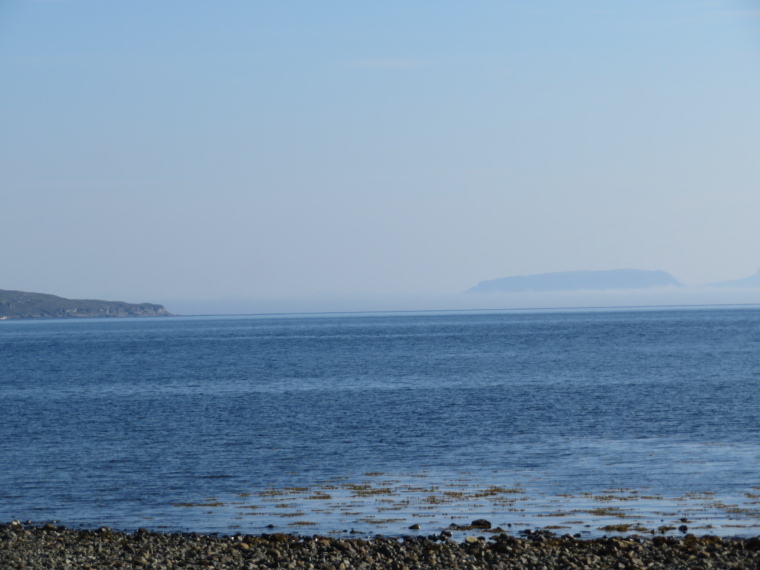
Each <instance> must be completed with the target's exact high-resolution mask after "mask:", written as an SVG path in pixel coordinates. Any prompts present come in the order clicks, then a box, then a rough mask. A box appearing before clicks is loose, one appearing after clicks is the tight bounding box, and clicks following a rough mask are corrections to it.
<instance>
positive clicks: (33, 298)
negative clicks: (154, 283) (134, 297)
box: [0, 289, 171, 319]
mask: <svg viewBox="0 0 760 570" xmlns="http://www.w3.org/2000/svg"><path fill="white" fill-rule="evenodd" d="M167 316H171V313H170V312H169V311H167V310H166V309H165V308H164V307H163V305H156V304H153V303H139V304H135V303H124V302H122V301H99V300H94V299H64V298H63V297H57V296H56V295H48V294H45V293H27V292H25V291H8V290H4V289H0V319H61V318H86V317H91V318H92V317H167Z"/></svg>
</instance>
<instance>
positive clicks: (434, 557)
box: [0, 521, 760, 570]
mask: <svg viewBox="0 0 760 570" xmlns="http://www.w3.org/2000/svg"><path fill="white" fill-rule="evenodd" d="M447 534H449V533H446V532H445V531H444V532H443V533H442V534H438V535H431V536H428V537H405V538H384V537H374V538H372V539H369V540H366V539H358V538H328V537H322V536H312V537H299V536H294V535H289V534H269V535H267V534H262V535H256V536H254V535H237V536H207V535H200V534H181V533H160V532H150V531H147V530H143V529H140V530H138V531H136V532H133V533H123V532H116V531H112V530H110V529H108V528H101V529H98V530H68V529H65V528H64V527H61V526H55V525H52V524H46V525H44V526H33V525H25V524H22V523H19V522H18V521H13V522H11V523H8V524H0V568H2V569H6V568H7V569H25V570H31V569H45V570H48V569H75V568H76V569H80V568H82V569H86V568H89V569H96V568H97V569H100V568H137V569H155V570H169V569H180V568H182V569H194V568H203V569H221V568H241V569H259V568H318V569H332V570H348V569H352V568H356V569H380V568H383V569H385V568H390V569H392V570H414V569H417V568H461V569H468V570H471V569H476V568H505V569H506V568H510V569H511V568H515V569H550V568H564V569H567V568H605V569H607V568H619V569H624V568H760V538H730V539H726V538H723V539H722V538H719V537H716V536H704V537H697V536H694V535H691V534H687V535H685V536H683V537H679V538H675V537H666V536H655V537H639V536H631V537H625V538H623V537H613V538H598V539H590V540H578V539H575V538H573V537H572V536H569V535H565V536H557V535H554V534H552V533H549V532H546V531H536V532H532V533H531V532H529V533H526V535H525V536H523V537H521V538H516V537H514V536H510V535H507V534H495V535H491V536H489V537H488V538H486V537H482V536H477V534H475V533H474V534H473V535H472V536H467V537H466V538H465V540H464V541H462V542H455V541H453V540H451V538H450V537H449V536H447Z"/></svg>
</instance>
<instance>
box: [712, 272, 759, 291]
mask: <svg viewBox="0 0 760 570" xmlns="http://www.w3.org/2000/svg"><path fill="white" fill-rule="evenodd" d="M707 287H742V288H749V287H760V269H758V270H757V273H755V274H754V275H750V276H749V277H743V278H742V279H734V280H733V281H721V282H719V283H710V284H709V285H707Z"/></svg>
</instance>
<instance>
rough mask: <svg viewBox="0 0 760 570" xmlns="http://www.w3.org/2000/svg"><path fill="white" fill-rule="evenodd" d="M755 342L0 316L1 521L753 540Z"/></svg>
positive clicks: (685, 316) (759, 317)
mask: <svg viewBox="0 0 760 570" xmlns="http://www.w3.org/2000/svg"><path fill="white" fill-rule="evenodd" d="M758 348H760V310H758V309H754V308H744V309H722V310H719V309H700V310H695V309H691V310H649V311H643V310H638V311H585V312H584V311H567V312H536V313H530V312H520V313H508V312H506V313H496V312H494V313H475V314H462V313H447V314H404V315H344V316H301V317H299V316H291V317H216V318H212V317H203V318H201V317H199V318H170V319H142V320H141V319H123V320H122V319H119V320H87V321H68V320H57V321H3V322H2V323H0V356H1V358H2V369H0V433H2V434H3V436H4V437H3V438H2V439H1V440H0V463H1V464H2V465H3V469H1V470H0V519H2V520H10V519H12V518H19V519H22V520H26V519H29V520H33V521H45V520H59V521H61V522H64V523H66V524H69V525H85V526H100V525H104V524H105V525H109V526H113V527H115V528H121V529H133V528H137V527H148V528H165V529H171V530H193V531H199V532H225V533H232V532H263V531H266V530H267V528H268V526H267V525H272V526H273V527H274V528H276V529H278V530H284V531H291V532H302V533H305V534H313V533H316V532H319V533H327V532H330V531H343V530H350V529H351V528H354V529H356V530H359V531H361V532H362V533H375V532H381V533H384V534H403V533H410V532H411V531H409V530H407V528H408V527H409V526H410V525H412V524H414V523H418V524H420V526H421V530H420V531H419V532H422V533H430V532H435V531H438V530H440V529H442V528H445V527H446V526H448V525H449V524H451V523H452V522H453V523H456V524H465V523H467V522H469V520H472V519H474V518H487V519H488V520H490V521H492V522H493V524H494V526H496V525H500V526H502V527H504V528H505V529H507V530H509V531H513V532H514V531H517V530H519V529H521V528H536V527H540V528H542V527H547V526H551V527H560V528H559V529H557V530H558V532H563V533H564V532H566V531H572V532H582V533H587V534H588V535H596V534H602V533H607V532H611V531H608V530H607V531H606V530H601V529H603V528H604V527H606V526H607V525H610V524H631V525H633V526H639V527H642V528H646V529H649V530H652V529H657V528H658V527H661V526H673V523H677V524H675V527H678V526H680V525H682V524H687V526H690V527H694V528H697V527H702V528H705V529H707V530H705V532H711V533H716V534H738V535H741V534H758V533H757V531H756V528H757V527H756V526H755V525H757V524H758V523H759V522H760V517H758V513H757V504H756V503H757V497H756V496H755V495H756V494H758V493H760V491H758V490H757V487H758V486H760V480H758V479H759V478H758V475H757V473H758V471H759V470H758V467H760V455H759V452H760V442H759V441H758V433H760V412H759V411H758V410H760V406H759V404H760V392H759V391H758V385H759V384H760V365H759V364H760V363H759V362H758V355H759V354H760V351H758ZM367 474H370V475H367ZM383 482H385V483H383ZM415 482H418V483H419V484H417V483H415ZM493 488H499V489H508V490H510V492H508V493H501V492H494V493H492V494H485V495H484V496H478V495H483V494H484V492H485V491H484V490H487V489H493ZM362 489H364V491H365V492H364V493H362V492H361V491H362ZM378 489H380V490H381V491H380V492H375V491H377V490H378ZM518 491H519V492H518ZM320 493H322V494H323V495H320ZM447 493H448V494H447ZM324 495H329V496H330V498H329V499H328V498H326V497H324ZM309 497H315V498H309ZM621 497H623V498H622V499H621ZM251 507H252V508H251ZM681 518H684V519H686V520H687V521H688V522H687V523H683V522H682V521H681ZM510 524H511V525H512V526H511V527H509V526H507V525H510ZM672 532H678V531H677V530H675V531H672Z"/></svg>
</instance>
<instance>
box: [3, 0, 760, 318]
mask: <svg viewBox="0 0 760 570" xmlns="http://www.w3.org/2000/svg"><path fill="white" fill-rule="evenodd" d="M0 77H2V80H0V81H1V84H2V89H0V125H1V126H0V201H1V203H2V207H0V215H1V216H2V224H0V239H2V243H3V244H5V247H4V254H3V263H2V264H1V266H0V288H6V289H22V290H32V291H43V292H50V293H56V294H59V295H63V296H68V297H98V298H119V299H124V300H134V301H144V300H165V301H171V300H180V299H184V300H207V299H219V298H235V299H257V300H259V301H260V302H261V303H263V304H261V305H260V306H261V307H263V308H264V309H266V307H267V305H266V303H267V302H268V301H272V302H273V303H274V301H275V300H277V303H279V304H277V303H274V304H273V305H272V306H273V307H274V306H275V305H276V306H277V308H280V307H282V306H285V307H287V303H285V305H283V304H282V300H287V299H296V298H300V299H303V298H309V299H315V298H318V297H320V296H325V297H333V298H338V297H344V298H347V297H351V296H359V297H361V296H373V297H377V298H379V297H385V298H391V297H393V296H397V295H413V296H416V297H417V298H424V297H431V298H432V297H436V298H442V297H445V296H450V295H456V294H458V293H460V292H461V291H463V290H465V289H467V288H469V287H471V286H473V285H474V284H476V283H477V282H478V281H481V280H485V279H493V278H498V277H505V276H509V275H524V274H531V273H542V272H552V271H564V270H576V269H594V270H596V269H616V268H622V267H631V268H639V269H662V270H666V271H669V272H671V273H672V274H673V275H674V276H675V277H676V278H677V279H679V280H680V281H682V282H683V283H685V284H687V285H699V284H703V283H708V282H713V281H721V280H728V279H735V278H739V277H744V276H746V275H750V274H752V273H754V272H755V271H756V270H757V268H758V267H760V256H758V254H757V243H758V241H760V240H758V238H760V230H758V227H760V224H758V219H760V191H759V190H760V161H759V160H758V159H757V155H758V149H760V112H759V111H758V104H757V102H758V101H760V3H759V2H749V1H743V2H739V1H732V2H729V1H725V2H696V1H690V2H668V1H662V0H660V1H650V0H643V1H642V0H638V1H626V0H623V1H616V2H610V1H608V0H607V1H595V0H589V1H575V2H571V1H543V0H538V1H536V2H530V3H528V2H517V1H504V0H502V1H498V2H497V1H476V2H467V3H464V2H449V1H435V2H433V1H429V2H428V1H419V0H406V1H405V2H396V1H390V2H382V3H362V2H355V1H353V2H348V1H344V2H326V3H315V2H302V1H295V2H276V3H275V2H262V1H252V0H247V1H240V0H231V1H228V2H223V3H211V2H199V1H196V0H182V1H181V2H180V1H162V2H155V1H151V2H147V1H142V0H130V1H129V2H127V1H109V2H103V1H102V0H98V1H95V0H60V1H32V0H24V1H21V0H3V1H0ZM307 305H308V303H307ZM315 306H316V305H315ZM299 307H301V305H299Z"/></svg>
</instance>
